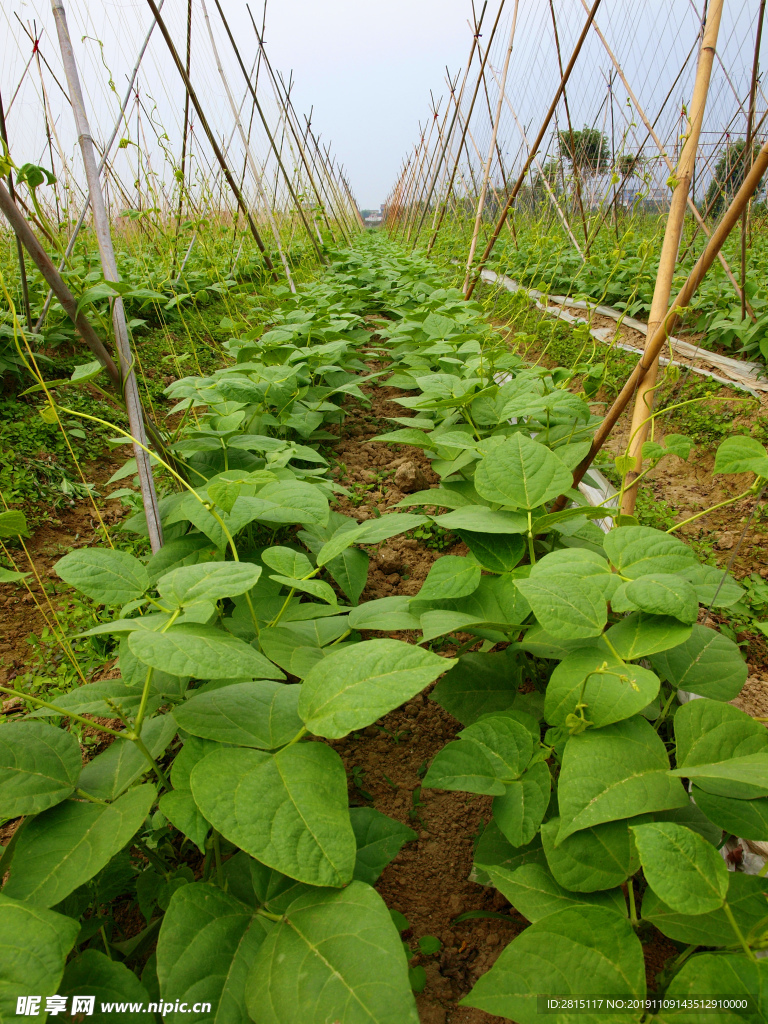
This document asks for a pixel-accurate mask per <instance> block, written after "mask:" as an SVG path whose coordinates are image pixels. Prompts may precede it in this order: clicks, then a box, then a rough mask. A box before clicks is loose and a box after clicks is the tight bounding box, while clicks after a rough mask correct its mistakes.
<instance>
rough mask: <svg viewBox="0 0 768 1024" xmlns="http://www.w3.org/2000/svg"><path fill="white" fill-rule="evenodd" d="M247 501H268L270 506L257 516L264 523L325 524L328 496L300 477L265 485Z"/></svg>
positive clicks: (327, 512) (326, 521)
mask: <svg viewBox="0 0 768 1024" xmlns="http://www.w3.org/2000/svg"><path fill="white" fill-rule="evenodd" d="M239 500H242V499H239ZM251 500H253V501H262V502H268V503H269V504H270V505H271V506H272V507H271V508H269V509H268V510H265V511H264V512H262V513H261V514H260V516H259V519H262V520H264V521H266V522H271V523H301V524H302V525H305V526H312V525H318V526H326V525H327V523H328V516H329V514H330V509H329V507H328V499H327V498H326V496H325V495H324V494H323V492H322V491H321V490H320V488H319V487H315V486H314V484H307V483H303V482H302V481H301V480H278V481H277V482H275V483H273V484H267V486H266V487H262V488H261V490H260V491H259V495H258V498H255V499H251Z"/></svg>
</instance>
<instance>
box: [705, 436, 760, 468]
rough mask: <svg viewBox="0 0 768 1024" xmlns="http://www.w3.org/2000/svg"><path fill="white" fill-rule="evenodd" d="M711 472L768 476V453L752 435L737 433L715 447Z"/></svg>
mask: <svg viewBox="0 0 768 1024" xmlns="http://www.w3.org/2000/svg"><path fill="white" fill-rule="evenodd" d="M712 472H713V473H755V474H756V475H757V476H768V453H767V452H766V450H765V448H764V447H763V446H762V444H760V442H759V441H758V440H757V439H756V438H754V437H747V436H746V435H744V434H737V435H736V436H735V437H726V439H725V440H724V441H721V442H720V444H719V445H718V447H717V452H716V454H715V466H714V469H713V470H712Z"/></svg>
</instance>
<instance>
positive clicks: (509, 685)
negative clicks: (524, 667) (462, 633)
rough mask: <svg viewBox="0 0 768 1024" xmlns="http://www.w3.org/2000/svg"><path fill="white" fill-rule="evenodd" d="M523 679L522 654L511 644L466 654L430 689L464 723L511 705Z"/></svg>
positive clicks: (434, 697) (432, 698) (466, 723)
mask: <svg viewBox="0 0 768 1024" xmlns="http://www.w3.org/2000/svg"><path fill="white" fill-rule="evenodd" d="M521 683H522V677H521V671H520V665H519V662H518V656H517V655H516V654H515V652H514V650H511V649H510V648H507V649H506V650H505V651H502V652H501V653H500V654H463V655H462V656H461V657H460V658H459V659H458V662H457V663H456V664H455V665H454V667H453V668H452V669H451V670H450V671H449V672H446V674H445V675H444V676H443V678H442V679H441V680H440V681H439V682H438V683H437V685H436V686H435V688H434V689H433V690H432V691H431V692H430V694H429V698H430V700H433V701H435V702H436V703H437V704H439V705H440V707H441V708H443V709H444V710H445V711H447V712H448V714H449V715H453V717H454V718H458V720H459V721H460V722H461V724H462V725H471V724H472V722H476V721H477V720H478V718H480V716H481V715H485V714H491V713H493V712H495V711H506V709H507V708H511V707H512V705H513V704H514V702H515V699H516V698H517V697H518V696H519V692H518V687H519V686H520V684H521Z"/></svg>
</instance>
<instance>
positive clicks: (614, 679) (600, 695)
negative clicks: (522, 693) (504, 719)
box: [544, 647, 659, 728]
mask: <svg viewBox="0 0 768 1024" xmlns="http://www.w3.org/2000/svg"><path fill="white" fill-rule="evenodd" d="M658 692H659V680H658V677H657V676H655V675H654V674H653V672H649V671H648V669H645V668H641V667H640V666H639V665H627V664H625V663H624V662H621V661H618V660H617V659H616V658H614V657H613V655H611V654H608V655H607V656H606V655H605V654H604V653H603V651H601V650H599V649H596V648H593V647H586V648H583V649H582V650H580V651H574V652H573V654H569V655H568V657H567V658H564V659H563V660H562V661H561V662H560V664H559V665H558V666H557V668H556V669H555V670H554V672H553V673H552V675H551V676H550V679H549V684H548V685H547V692H546V697H545V700H544V714H545V716H546V719H547V721H548V722H549V724H550V725H564V724H565V721H566V718H567V717H568V715H571V714H574V713H575V712H576V705H577V704H579V703H582V704H586V708H585V714H586V716H587V719H588V720H589V721H590V722H592V724H593V725H594V726H596V727H597V728H600V727H602V726H604V725H610V724H611V723H612V722H620V721H621V720H622V719H624V718H631V717H632V715H636V714H637V713H638V712H639V711H642V709H643V708H644V707H647V706H648V704H650V703H651V701H652V700H653V699H654V697H656V695H657V694H658Z"/></svg>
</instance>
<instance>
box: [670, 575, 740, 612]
mask: <svg viewBox="0 0 768 1024" xmlns="http://www.w3.org/2000/svg"><path fill="white" fill-rule="evenodd" d="M680 575H681V576H682V578H683V579H685V580H688V581H689V582H691V583H692V584H693V587H694V590H695V591H696V597H697V598H698V599H699V604H705V605H708V606H709V605H711V606H712V607H713V608H729V607H730V606H731V605H734V604H736V602H737V601H740V600H741V599H742V597H743V596H744V588H743V587H741V586H739V584H738V583H737V582H736V581H735V580H734V578H733V577H732V576H731V575H730V574H729V573H727V572H723V570H722V569H716V568H715V566H713V565H698V564H697V565H693V566H691V568H690V569H686V570H685V571H684V572H682V573H681V574H680Z"/></svg>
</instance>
